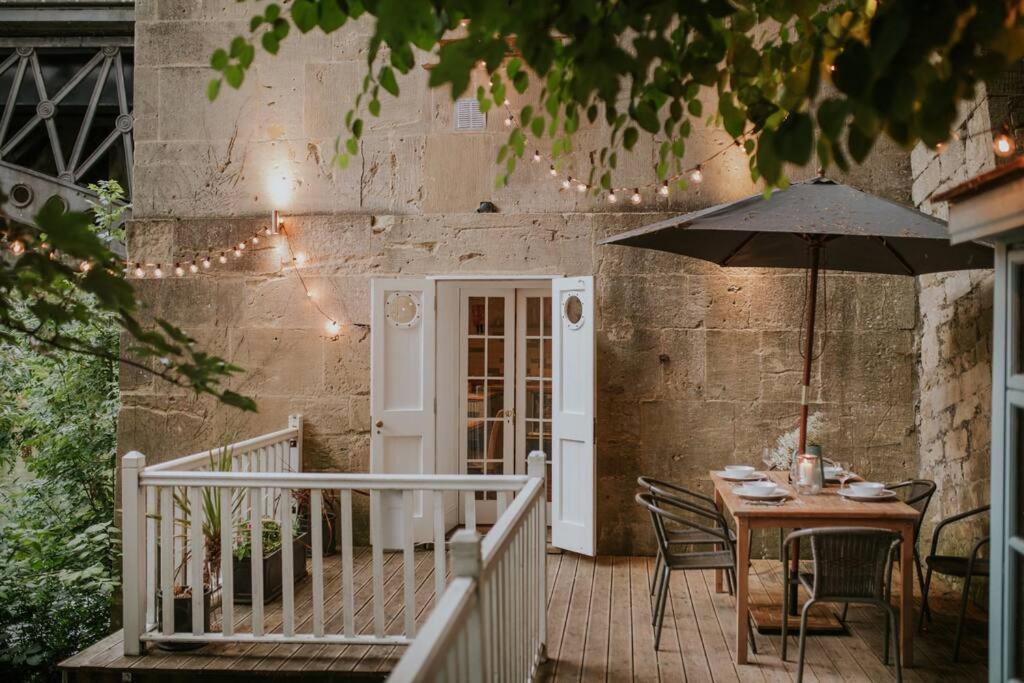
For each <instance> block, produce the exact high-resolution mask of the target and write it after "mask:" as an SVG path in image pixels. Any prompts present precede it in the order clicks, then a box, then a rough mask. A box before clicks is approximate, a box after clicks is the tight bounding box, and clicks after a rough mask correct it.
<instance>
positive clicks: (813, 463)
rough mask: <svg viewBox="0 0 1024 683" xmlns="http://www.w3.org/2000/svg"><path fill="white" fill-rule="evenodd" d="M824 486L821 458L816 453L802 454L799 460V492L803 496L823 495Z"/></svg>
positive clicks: (797, 482)
mask: <svg viewBox="0 0 1024 683" xmlns="http://www.w3.org/2000/svg"><path fill="white" fill-rule="evenodd" d="M823 485H824V481H823V480H822V470H821V458H820V457H819V456H817V455H815V454H814V453H803V454H801V455H800V457H799V458H798V459H797V481H796V487H797V491H799V492H800V493H801V494H803V495H815V494H818V493H821V488H822V486H823Z"/></svg>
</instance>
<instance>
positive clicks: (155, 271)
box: [153, 263, 164, 277]
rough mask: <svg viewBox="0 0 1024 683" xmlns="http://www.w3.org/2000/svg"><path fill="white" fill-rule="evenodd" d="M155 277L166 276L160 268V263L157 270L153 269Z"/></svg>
mask: <svg viewBox="0 0 1024 683" xmlns="http://www.w3.org/2000/svg"><path fill="white" fill-rule="evenodd" d="M153 276H154V277H163V276H164V271H163V270H162V269H161V268H160V264H159V263H158V264H156V268H154V269H153Z"/></svg>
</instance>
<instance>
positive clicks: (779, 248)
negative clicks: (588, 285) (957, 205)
mask: <svg viewBox="0 0 1024 683" xmlns="http://www.w3.org/2000/svg"><path fill="white" fill-rule="evenodd" d="M598 244H615V245H623V246H630V247H640V248H644V249H657V250H660V251H668V252H673V253H676V254H682V255H684V256H692V257H695V258H699V259H704V260H705V261H711V262H713V263H717V264H718V265H720V266H734V267H746V268H806V267H807V266H808V265H809V256H808V254H809V247H810V246H812V245H815V244H816V245H820V246H821V250H820V253H821V263H820V265H821V267H823V268H828V269H829V270H848V271H855V272H861V273H882V274H889V275H922V274H924V273H937V272H942V271H946V270H966V269H970V268H991V267H992V248H991V247H990V246H988V245H985V244H981V243H978V242H968V243H965V244H958V245H951V244H950V243H949V233H948V232H947V229H946V223H945V221H942V220H939V219H938V218H934V217H932V216H929V215H927V214H924V213H921V212H920V211H917V210H915V209H912V208H910V207H906V206H903V205H901V204H897V203H895V202H891V201H889V200H887V199H883V198H881V197H876V196H874V195H871V194H868V193H866V192H861V191H860V190H857V189H855V188H853V187H850V186H849V185H843V184H842V183H837V182H835V181H834V180H830V179H828V178H825V177H820V176H819V177H817V178H814V179H813V180H808V181H805V182H799V183H793V184H792V185H791V186H789V188H787V189H785V190H777V191H775V192H774V193H773V194H772V196H771V198H770V199H767V200H766V199H765V198H764V197H763V196H762V195H754V196H752V197H747V198H746V199H740V200H737V201H734V202H729V203H726V204H719V205H717V206H712V207H710V208H707V209H701V210H700V211H694V212H692V213H687V214H684V215H682V216H677V217H676V218H670V219H668V220H664V221H660V222H658V223H654V224H652V225H648V226H645V227H642V228H637V229H636V230H630V231H629V232H625V233H622V234H619V235H615V236H613V237H608V238H605V239H603V240H601V241H600V242H598Z"/></svg>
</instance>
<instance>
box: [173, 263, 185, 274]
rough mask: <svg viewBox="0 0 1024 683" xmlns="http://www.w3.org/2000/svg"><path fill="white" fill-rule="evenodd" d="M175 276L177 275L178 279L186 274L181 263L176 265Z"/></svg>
mask: <svg viewBox="0 0 1024 683" xmlns="http://www.w3.org/2000/svg"><path fill="white" fill-rule="evenodd" d="M174 274H175V275H177V276H178V277H181V276H183V275H184V274H185V269H184V268H182V267H181V264H180V263H175V264H174Z"/></svg>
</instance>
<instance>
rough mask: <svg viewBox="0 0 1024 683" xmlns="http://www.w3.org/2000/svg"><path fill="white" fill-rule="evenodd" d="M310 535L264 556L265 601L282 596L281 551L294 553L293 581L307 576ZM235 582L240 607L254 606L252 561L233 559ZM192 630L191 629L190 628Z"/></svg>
mask: <svg viewBox="0 0 1024 683" xmlns="http://www.w3.org/2000/svg"><path fill="white" fill-rule="evenodd" d="M308 539H309V535H308V534H300V535H299V536H296V537H295V538H294V539H293V540H292V545H291V548H290V549H288V548H286V547H285V546H282V547H281V548H278V549H277V550H275V551H274V552H272V553H270V554H269V555H264V556H263V601H264V603H265V602H267V601H268V600H273V599H275V598H277V597H279V596H280V595H281V551H282V550H286V549H287V550H290V551H291V553H292V565H293V569H294V571H293V579H294V581H295V582H296V583H297V582H298V581H300V580H301V579H303V578H304V577H305V576H306V543H307V542H308ZM231 560H232V565H233V570H234V571H233V573H234V582H235V602H236V603H238V604H240V605H251V604H252V561H251V560H250V559H248V558H246V559H244V560H239V559H237V558H235V557H232V558H231ZM189 628H191V627H189Z"/></svg>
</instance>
